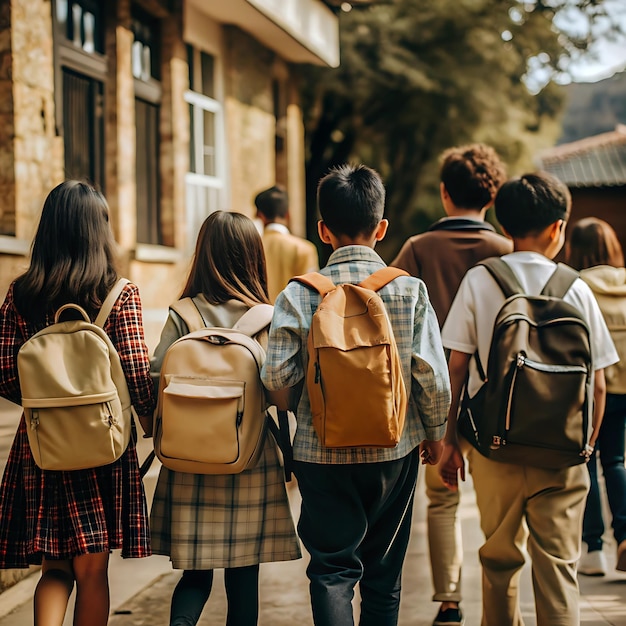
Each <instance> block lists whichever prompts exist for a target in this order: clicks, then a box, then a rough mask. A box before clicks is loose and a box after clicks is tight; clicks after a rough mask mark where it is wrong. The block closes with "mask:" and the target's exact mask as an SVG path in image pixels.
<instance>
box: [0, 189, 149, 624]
mask: <svg viewBox="0 0 626 626" xmlns="http://www.w3.org/2000/svg"><path fill="white" fill-rule="evenodd" d="M108 221H109V214H108V206H107V203H106V200H105V199H104V197H103V196H102V194H100V193H99V192H98V191H96V190H95V189H94V188H93V187H91V186H90V185H88V184H85V183H81V182H77V181H66V182H64V183H61V184H60V185H58V186H57V187H56V188H55V189H53V190H52V191H51V192H50V194H49V195H48V197H47V199H46V201H45V203H44V206H43V211H42V214H41V220H40V222H39V227H38V230H37V234H36V235H35V239H34V241H33V246H32V254H31V261H30V266H29V268H28V270H27V271H26V272H25V273H24V274H22V275H21V276H20V277H19V278H17V280H15V281H14V282H13V284H12V285H11V286H10V287H9V290H8V293H7V295H6V299H5V301H4V304H3V305H2V308H1V309H0V395H2V396H3V397H5V398H7V399H8V400H10V401H11V402H14V403H16V404H20V402H21V393H20V381H19V378H18V370H17V353H18V350H19V348H20V347H21V346H22V344H23V343H24V342H25V341H26V340H27V339H29V338H30V337H31V336H32V335H34V334H35V333H37V332H38V331H40V330H42V329H43V328H45V327H46V326H49V325H50V324H52V323H53V321H54V313H55V311H56V310H57V309H58V308H59V307H60V306H62V305H63V304H66V303H69V302H71V303H75V304H79V305H80V306H82V307H83V308H84V309H85V310H86V311H87V312H88V314H89V316H90V318H91V319H92V320H93V319H95V317H96V315H97V313H98V310H99V309H100V306H101V305H102V303H103V302H104V300H105V298H106V296H107V294H108V292H109V291H110V290H111V288H112V287H113V285H115V283H116V282H117V280H118V275H117V269H116V262H115V242H114V240H113V235H112V232H111V229H110V226H109V223H108ZM104 330H105V331H106V333H107V334H108V336H109V337H110V339H111V341H112V343H113V345H114V346H115V348H116V350H117V352H118V354H119V356H120V361H121V364H122V368H123V370H124V374H125V377H126V381H127V383H128V389H129V392H130V396H131V400H132V404H133V406H134V407H135V410H136V411H137V413H138V414H139V415H140V416H149V415H151V414H152V411H153V409H154V392H153V386H152V383H151V380H150V375H149V358H148V351H147V348H146V345H145V343H144V336H143V327H142V321H141V301H140V299H139V292H138V290H137V287H136V286H135V285H133V284H130V283H129V284H127V285H126V286H125V287H124V289H123V291H122V293H121V294H120V295H119V297H118V298H117V301H116V302H115V304H114V306H113V308H112V310H111V313H110V315H109V317H108V319H107V321H106V323H105V325H104ZM141 419H142V424H143V423H145V422H146V421H147V419H146V418H141ZM26 428H27V427H26V423H25V420H24V416H22V418H21V420H20V423H19V427H18V430H17V434H16V436H15V440H14V442H13V445H12V448H11V451H10V453H9V458H8V461H7V466H6V469H5V472H4V477H3V479H2V484H1V486H0V567H1V568H27V567H28V566H29V565H31V564H41V571H42V575H41V578H40V580H39V583H38V585H37V588H36V590H35V598H34V613H35V620H34V623H35V626H43V625H44V624H45V625H46V626H48V625H59V626H60V625H61V624H62V623H63V619H64V615H65V611H66V609H67V601H68V599H69V596H70V594H71V592H72V589H73V587H74V583H76V605H75V609H74V626H104V625H105V624H106V623H107V621H108V615H109V587H108V577H107V568H108V561H109V553H110V551H111V550H114V549H120V550H121V551H122V556H123V557H145V556H149V555H150V543H149V531H148V523H147V508H146V501H145V496H144V492H143V486H142V483H141V478H140V476H139V466H138V462H137V453H136V450H135V443H134V441H132V438H131V442H130V444H129V445H128V448H127V449H126V451H125V452H124V454H123V455H122V456H121V457H120V458H119V459H118V460H117V461H115V462H114V463H111V464H110V465H105V466H103V467H96V468H93V469H85V470H76V471H67V472H66V471H46V470H41V469H39V467H37V465H35V462H34V460H33V455H32V453H31V450H30V447H29V444H28V438H27V431H26Z"/></svg>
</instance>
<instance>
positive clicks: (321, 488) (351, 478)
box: [294, 449, 418, 626]
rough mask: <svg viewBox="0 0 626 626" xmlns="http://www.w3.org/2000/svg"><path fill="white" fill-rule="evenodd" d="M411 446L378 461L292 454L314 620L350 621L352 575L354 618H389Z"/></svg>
mask: <svg viewBox="0 0 626 626" xmlns="http://www.w3.org/2000/svg"><path fill="white" fill-rule="evenodd" d="M417 468H418V454H417V449H416V450H414V451H413V452H412V453H411V454H409V455H407V456H406V457H404V458H402V459H398V460H394V461H385V462H382V463H358V464H350V465H322V464H317V463H304V462H301V461H295V462H294V472H295V475H296V478H297V479H298V486H299V488H300V493H301V495H302V509H301V513H300V521H299V523H298V532H299V534H300V538H301V539H302V542H303V544H304V546H305V547H306V549H307V550H308V552H309V553H310V555H311V561H310V563H309V566H308V568H307V576H308V578H309V581H310V593H311V607H312V610H313V621H314V623H315V624H316V626H352V625H353V624H354V619H353V614H352V598H353V597H354V587H355V585H356V584H357V583H359V589H360V593H361V618H360V625H361V626H395V625H396V624H397V623H398V611H399V607H400V588H401V575H402V565H403V562H404V556H405V554H406V549H407V545H408V542H409V534H410V530H411V519H412V513H413V497H414V493H415V482H416V479H417Z"/></svg>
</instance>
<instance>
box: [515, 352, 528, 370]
mask: <svg viewBox="0 0 626 626" xmlns="http://www.w3.org/2000/svg"><path fill="white" fill-rule="evenodd" d="M525 364H526V356H525V355H524V354H523V353H522V352H520V353H519V354H518V355H517V363H516V365H517V369H522V367H524V365H525Z"/></svg>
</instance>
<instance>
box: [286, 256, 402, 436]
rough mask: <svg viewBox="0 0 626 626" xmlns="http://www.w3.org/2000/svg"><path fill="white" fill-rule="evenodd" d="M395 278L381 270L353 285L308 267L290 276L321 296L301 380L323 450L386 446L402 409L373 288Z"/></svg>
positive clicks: (396, 369)
mask: <svg viewBox="0 0 626 626" xmlns="http://www.w3.org/2000/svg"><path fill="white" fill-rule="evenodd" d="M398 276H408V274H407V273H406V272H405V271H403V270H400V269H397V268H395V267H385V268H383V269H381V270H379V271H377V272H374V273H373V274H372V275H371V276H369V277H368V278H367V279H365V280H364V281H362V282H361V283H359V284H358V285H353V284H350V283H346V284H342V285H335V284H334V283H333V282H332V281H331V280H330V279H329V278H327V277H326V276H323V275H322V274H319V273H317V272H312V273H310V274H304V275H303V276H297V277H296V278H294V279H293V280H294V281H297V282H299V283H302V284H303V285H307V286H309V287H311V288H313V289H315V290H316V291H318V292H319V293H320V294H321V295H322V301H321V303H320V305H319V306H318V308H317V310H316V311H315V313H314V314H313V319H312V321H311V330H310V331H309V337H308V354H309V364H308V367H307V372H306V385H307V390H308V393H309V400H310V402H311V413H312V416H313V427H314V428H315V432H316V433H317V435H318V437H319V439H320V442H321V444H322V445H323V446H325V447H327V448H353V447H357V448H393V447H395V446H396V445H397V444H398V442H399V441H400V437H401V436H402V430H403V428H404V421H405V418H406V410H407V390H406V384H405V382H404V380H403V377H402V363H401V361H400V356H399V354H398V348H397V345H396V341H395V337H394V334H393V329H392V327H391V323H390V321H389V316H388V314H387V310H386V309H385V304H384V302H383V301H382V299H381V297H380V296H379V295H378V294H377V293H376V292H377V291H378V290H379V289H381V288H382V287H384V286H385V285H386V284H388V283H389V282H391V281H392V280H394V279H395V278H397V277H398Z"/></svg>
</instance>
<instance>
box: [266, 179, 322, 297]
mask: <svg viewBox="0 0 626 626" xmlns="http://www.w3.org/2000/svg"><path fill="white" fill-rule="evenodd" d="M254 204H255V206H256V209H257V217H258V218H259V219H260V220H261V222H263V228H264V230H263V248H264V250H265V257H266V261H267V287H268V291H269V296H270V300H271V301H272V303H273V302H274V300H276V296H278V294H279V293H280V292H281V291H282V290H283V289H284V288H285V287H286V286H287V283H288V282H289V279H291V278H293V277H294V276H298V275H299V274H305V273H306V272H314V271H317V270H318V269H319V257H318V254H317V248H316V247H315V245H314V244H313V243H311V242H310V241H307V240H306V239H302V238H301V237H296V236H295V235H292V234H291V233H290V232H289V228H288V226H287V224H288V223H289V196H288V195H287V191H286V190H285V189H284V188H282V187H280V186H278V185H275V186H273V187H270V188H269V189H265V190H264V191H261V192H260V193H259V194H258V195H257V196H256V198H255V199H254Z"/></svg>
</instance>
